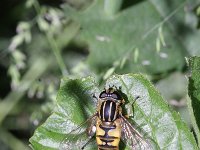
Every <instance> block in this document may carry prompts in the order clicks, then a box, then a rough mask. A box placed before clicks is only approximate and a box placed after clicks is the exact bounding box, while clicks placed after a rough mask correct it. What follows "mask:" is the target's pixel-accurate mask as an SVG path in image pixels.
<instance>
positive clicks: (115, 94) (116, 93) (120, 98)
mask: <svg viewBox="0 0 200 150" xmlns="http://www.w3.org/2000/svg"><path fill="white" fill-rule="evenodd" d="M112 98H114V99H116V100H122V99H123V98H122V96H121V95H120V94H119V93H118V92H116V91H115V92H113V94H112Z"/></svg>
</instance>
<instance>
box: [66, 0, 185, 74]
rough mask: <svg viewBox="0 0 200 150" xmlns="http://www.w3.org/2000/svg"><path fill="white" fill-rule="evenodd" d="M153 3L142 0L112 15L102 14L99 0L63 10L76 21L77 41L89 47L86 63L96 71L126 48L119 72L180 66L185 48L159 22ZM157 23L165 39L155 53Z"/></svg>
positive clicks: (158, 70)
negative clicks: (136, 56) (137, 53)
mask: <svg viewBox="0 0 200 150" xmlns="http://www.w3.org/2000/svg"><path fill="white" fill-rule="evenodd" d="M163 3H164V2H162V1H159V2H157V5H156V6H158V7H159V8H161V6H160V5H162V4H163ZM156 6H155V4H154V3H153V2H151V1H143V2H140V3H137V5H134V6H132V7H130V8H128V9H125V10H123V11H121V12H119V13H117V14H116V15H114V16H113V17H108V16H107V15H106V12H105V11H104V9H103V8H104V3H103V1H102V0H96V1H95V2H94V3H93V5H92V6H91V7H89V8H88V9H86V10H85V11H81V12H77V11H75V10H73V9H72V8H70V7H69V6H66V7H64V8H63V9H64V11H65V14H66V15H67V16H71V18H72V19H74V20H76V21H77V22H80V24H81V28H82V30H81V32H79V37H80V40H83V41H85V42H86V43H87V44H88V45H89V49H90V54H89V57H88V60H87V62H88V63H89V65H90V66H91V67H92V68H93V69H95V70H96V71H102V70H104V71H105V70H107V69H108V67H109V66H110V67H111V66H112V64H113V62H115V61H117V60H119V59H122V58H123V57H124V55H125V54H126V53H127V51H131V54H130V55H129V59H128V62H127V64H126V65H125V66H124V69H122V70H120V72H123V73H124V72H134V71H138V70H140V72H141V70H143V71H147V72H148V73H160V72H166V71H169V70H172V69H176V70H177V69H180V68H182V67H183V65H184V64H185V62H184V56H185V55H186V50H185V49H184V48H183V46H182V44H181V43H180V42H179V41H178V40H177V38H176V37H174V36H173V31H172V30H171V28H170V26H169V25H168V24H164V23H163V24H162V22H163V20H164V18H163V16H162V13H160V12H159V11H158V10H157V8H156ZM167 6H168V5H167ZM161 25H162V29H163V30H162V39H165V44H166V46H165V47H164V46H162V47H161V46H160V48H159V52H158V51H157V50H156V39H158V38H161V37H160V32H159V27H160V26H161ZM157 26H158V27H157ZM155 27H157V28H155ZM154 28H155V30H152V31H151V29H154ZM150 31H151V32H150ZM157 47H158V46H157ZM135 49H138V50H139V55H138V61H137V63H134V62H133V60H134V57H135V56H134V50H135ZM118 71H119V70H118Z"/></svg>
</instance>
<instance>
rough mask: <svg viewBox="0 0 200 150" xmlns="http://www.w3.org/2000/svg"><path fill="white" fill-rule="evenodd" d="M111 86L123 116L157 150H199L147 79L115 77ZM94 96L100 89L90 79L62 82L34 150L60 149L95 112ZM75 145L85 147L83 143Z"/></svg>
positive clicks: (34, 140) (34, 139) (33, 142)
mask: <svg viewBox="0 0 200 150" xmlns="http://www.w3.org/2000/svg"><path fill="white" fill-rule="evenodd" d="M112 85H114V86H116V87H121V91H122V92H123V94H124V97H125V100H126V105H125V108H124V113H127V114H129V115H132V116H133V117H130V121H131V122H132V121H133V123H134V122H135V123H136V124H137V130H141V131H144V132H145V133H146V135H147V136H145V138H146V137H148V138H150V139H151V141H153V144H154V145H155V148H154V149H169V150H173V149H174V150H176V149H187V150H188V149H191V150H194V149H197V145H196V142H195V139H194V137H193V134H192V133H191V132H190V131H189V128H188V127H187V126H186V124H185V123H184V122H182V120H181V118H180V116H179V115H178V114H177V113H176V112H175V111H172V110H171V109H170V108H169V107H168V105H167V103H166V102H165V101H164V100H163V99H162V97H161V96H160V94H159V93H158V91H157V90H156V89H155V88H154V87H153V85H152V84H151V83H150V82H149V81H148V80H147V79H145V78H144V76H142V75H140V74H126V75H114V76H112V77H111V78H109V79H108V80H107V82H106V86H105V87H106V88H108V87H109V86H112ZM93 93H95V94H96V95H97V94H99V89H98V88H97V86H96V84H95V82H94V79H93V78H91V77H88V78H82V79H75V80H71V79H64V80H62V84H61V87H60V90H59V92H58V96H57V106H56V108H55V110H54V112H53V114H52V115H51V116H50V117H49V118H48V119H47V121H46V122H45V123H44V124H42V125H41V126H40V127H39V128H38V129H36V131H35V133H34V135H33V136H32V138H31V139H30V142H31V146H32V148H33V149H36V150H37V149H38V150H39V149H44V150H48V149H59V146H60V144H61V143H62V141H63V139H64V138H65V136H66V135H67V133H69V132H70V131H71V130H73V129H75V128H76V127H77V126H78V125H80V123H82V122H84V121H85V120H86V119H87V118H88V117H89V116H91V115H92V114H93V113H94V112H95V111H96V106H95V104H96V101H94V99H93V98H92V94H93ZM138 96H139V99H137V100H136V101H135V103H134V113H133V114H132V113H131V112H132V111H133V108H132V107H129V106H131V104H132V103H133V102H134V99H135V98H136V97H138ZM68 136H70V134H69V135H68ZM86 141H87V139H85V142H86ZM76 144H78V146H80V147H81V146H83V145H82V143H76ZM79 144H80V145H79ZM74 145H75V144H74ZM93 146H94V145H91V144H90V145H89V146H87V147H86V149H91V147H93ZM121 146H122V148H121V149H126V150H128V149H130V148H129V147H128V146H123V145H121ZM93 149H94V147H93Z"/></svg>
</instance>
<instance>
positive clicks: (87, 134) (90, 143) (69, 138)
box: [59, 114, 97, 150]
mask: <svg viewBox="0 0 200 150" xmlns="http://www.w3.org/2000/svg"><path fill="white" fill-rule="evenodd" d="M96 119H97V115H96V114H94V115H93V116H92V117H90V118H89V119H87V120H86V121H85V122H83V123H82V124H80V125H79V126H78V127H77V128H76V129H74V130H72V131H70V132H69V133H68V134H66V137H65V139H63V141H62V142H61V143H60V146H59V149H60V150H81V149H83V148H84V150H87V149H91V148H92V149H93V147H95V146H96V144H94V143H95V137H94V135H95V132H96V126H95V125H96ZM96 147H97V146H96Z"/></svg>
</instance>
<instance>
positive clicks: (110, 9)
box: [104, 0, 122, 17]
mask: <svg viewBox="0 0 200 150" xmlns="http://www.w3.org/2000/svg"><path fill="white" fill-rule="evenodd" d="M121 4H122V0H104V11H105V13H106V15H107V16H108V17H113V16H114V15H115V14H116V13H117V12H118V11H119V10H120V7H121Z"/></svg>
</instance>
